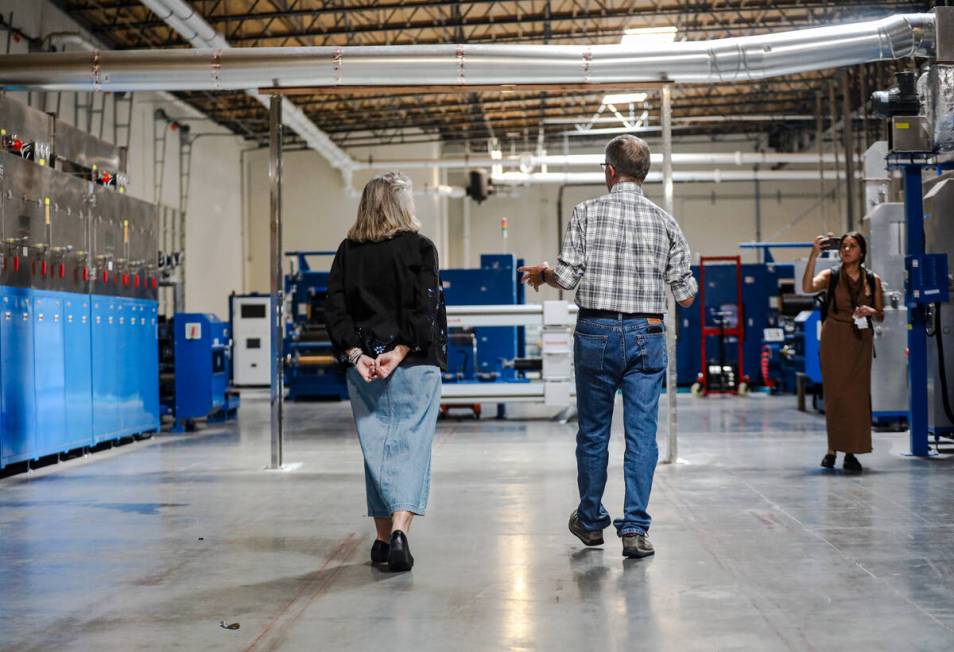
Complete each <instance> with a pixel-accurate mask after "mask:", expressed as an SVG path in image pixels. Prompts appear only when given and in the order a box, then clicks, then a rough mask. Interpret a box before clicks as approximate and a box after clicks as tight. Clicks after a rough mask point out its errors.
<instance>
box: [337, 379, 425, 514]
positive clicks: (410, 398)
mask: <svg viewBox="0 0 954 652" xmlns="http://www.w3.org/2000/svg"><path fill="white" fill-rule="evenodd" d="M348 392H349V395H350V397H351V410H352V412H353V413H354V423H355V427H356V428H357V430H358V440H359V441H360V442H361V452H362V453H363V454H364V479H365V487H366V489H367V494H368V516H374V517H376V518H387V517H389V516H390V515H391V514H393V513H394V512H402V511H403V512H412V513H414V514H424V511H425V509H426V508H427V495H428V491H429V489H430V483H431V442H432V441H433V439H434V428H435V427H436V426H437V415H438V412H439V411H440V404H441V372H440V369H438V368H437V367H434V366H430V365H417V366H413V367H398V368H397V369H395V370H394V371H393V372H392V373H391V375H390V376H388V377H387V378H386V379H384V380H373V381H371V382H370V383H366V382H365V381H364V379H362V378H361V374H359V373H358V371H357V369H355V368H354V367H352V368H350V369H348Z"/></svg>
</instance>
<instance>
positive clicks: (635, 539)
mask: <svg viewBox="0 0 954 652" xmlns="http://www.w3.org/2000/svg"><path fill="white" fill-rule="evenodd" d="M655 554H656V550H655V549H654V548H653V544H651V543H650V542H649V537H648V536H646V535H645V534H624V535H623V556H624V557H628V558H629V559H640V558H642V557H649V556H650V555H655Z"/></svg>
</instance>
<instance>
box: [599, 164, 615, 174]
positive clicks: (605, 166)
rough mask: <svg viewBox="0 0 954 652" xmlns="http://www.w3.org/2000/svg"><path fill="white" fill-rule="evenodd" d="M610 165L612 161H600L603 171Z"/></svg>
mask: <svg viewBox="0 0 954 652" xmlns="http://www.w3.org/2000/svg"><path fill="white" fill-rule="evenodd" d="M610 165H612V163H600V169H601V170H603V172H606V168H607V167H609V166H610Z"/></svg>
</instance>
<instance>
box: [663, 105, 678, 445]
mask: <svg viewBox="0 0 954 652" xmlns="http://www.w3.org/2000/svg"><path fill="white" fill-rule="evenodd" d="M660 95H661V99H662V105H661V107H660V108H661V112H662V120H661V122H662V146H663V152H662V154H663V208H664V209H665V211H666V212H667V213H669V214H670V215H672V214H673V212H674V210H673V203H674V202H673V186H672V88H671V87H670V86H663V87H662V89H660ZM666 323H667V328H666V358H667V360H668V362H667V364H666V413H667V415H668V418H667V420H666V422H667V425H668V427H669V436H668V446H667V447H666V448H667V450H666V459H665V460H664V462H665V463H667V464H675V463H676V460H677V459H678V455H679V448H678V431H679V427H678V426H679V424H678V419H677V418H676V389H677V373H676V370H677V368H678V367H677V366H676V300H675V298H673V297H671V296H670V297H669V300H668V301H667V309H666Z"/></svg>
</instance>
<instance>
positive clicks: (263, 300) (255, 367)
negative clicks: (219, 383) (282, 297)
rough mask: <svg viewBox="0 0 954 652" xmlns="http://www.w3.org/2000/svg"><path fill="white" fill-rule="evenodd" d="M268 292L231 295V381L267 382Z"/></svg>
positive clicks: (268, 345) (269, 369)
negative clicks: (262, 294) (263, 293)
mask: <svg viewBox="0 0 954 652" xmlns="http://www.w3.org/2000/svg"><path fill="white" fill-rule="evenodd" d="M270 305H271V301H270V299H269V297H268V296H249V295H236V296H233V297H232V341H233V343H234V344H233V346H234V351H233V355H232V364H233V372H232V375H233V384H235V385H239V386H246V387H248V386H255V385H268V384H269V383H270V382H271V366H270V359H271V350H272V340H271V329H270V328H269V319H268V314H269V307H270Z"/></svg>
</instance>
